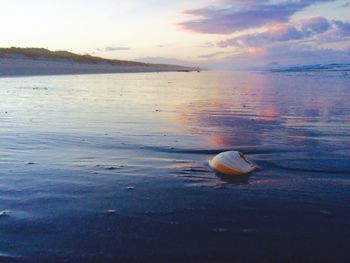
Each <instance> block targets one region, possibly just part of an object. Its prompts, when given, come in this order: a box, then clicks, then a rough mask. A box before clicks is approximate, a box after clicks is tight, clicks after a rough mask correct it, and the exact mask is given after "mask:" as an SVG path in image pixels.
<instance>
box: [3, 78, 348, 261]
mask: <svg viewBox="0 0 350 263" xmlns="http://www.w3.org/2000/svg"><path fill="white" fill-rule="evenodd" d="M0 87H1V88H0V98H1V103H0V121H1V126H0V136H1V137H0V149H1V151H0V166H1V170H0V211H3V212H2V213H0V236H1V239H0V261H1V262H269V263H270V262H337V263H339V262H350V252H349V248H348V247H349V243H350V150H349V149H350V148H349V145H350V110H349V109H350V76H349V75H348V74H347V73H342V72H336V73H334V72H333V73H327V72H323V73H307V74H304V73H246V72H237V73H235V72H202V73H161V74H156V73H140V74H115V75H113V74H111V75H84V76H79V75H72V76H47V77H27V78H2V79H0ZM223 150H241V151H243V152H244V153H246V155H247V157H248V158H249V159H250V160H252V161H254V162H255V163H256V164H258V165H259V167H260V169H259V171H257V172H255V173H253V174H251V175H250V176H249V177H246V178H240V179H232V178H229V177H219V176H217V175H215V173H213V172H212V171H211V170H210V169H209V167H208V165H207V160H208V159H209V158H210V157H212V156H213V155H215V154H216V153H219V152H221V151H223Z"/></svg>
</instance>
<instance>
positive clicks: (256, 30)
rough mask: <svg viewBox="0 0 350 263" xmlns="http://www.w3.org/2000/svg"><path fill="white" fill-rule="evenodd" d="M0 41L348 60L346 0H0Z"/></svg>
mask: <svg viewBox="0 0 350 263" xmlns="http://www.w3.org/2000/svg"><path fill="white" fill-rule="evenodd" d="M0 7H1V9H0V24H1V27H0V46H1V47H10V46H17V47H43V48H48V49H50V50H68V51H72V52H75V53H79V54H91V55H95V56H101V57H105V58H114V59H127V60H138V61H145V62H157V63H172V64H183V65H194V66H196V65H199V66H202V67H209V68H246V67H247V68H248V67H259V66H266V65H271V64H274V65H275V64H276V63H278V64H282V65H299V64H314V63H333V62H350V0H259V1H258V0H196V1H195V0H178V1H165V0H164V1H162V0H74V1H73V0H60V1H56V0H0Z"/></svg>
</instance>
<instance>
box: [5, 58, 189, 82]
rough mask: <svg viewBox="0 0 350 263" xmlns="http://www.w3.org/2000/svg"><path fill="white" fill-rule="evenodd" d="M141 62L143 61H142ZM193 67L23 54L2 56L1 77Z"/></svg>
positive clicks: (133, 71) (173, 69)
mask: <svg viewBox="0 0 350 263" xmlns="http://www.w3.org/2000/svg"><path fill="white" fill-rule="evenodd" d="M140 64H141V63H140ZM180 70H189V71H193V70H194V69H193V68H190V67H182V66H172V65H154V64H149V65H147V66H142V65H140V66H138V65H111V64H108V63H88V62H81V63H79V62H76V61H71V60H69V59H50V58H45V57H39V58H30V57H27V56H24V55H22V54H12V55H7V56H2V57H1V56H0V77H11V76H42V75H67V74H73V75H74V74H108V73H137V72H171V71H180Z"/></svg>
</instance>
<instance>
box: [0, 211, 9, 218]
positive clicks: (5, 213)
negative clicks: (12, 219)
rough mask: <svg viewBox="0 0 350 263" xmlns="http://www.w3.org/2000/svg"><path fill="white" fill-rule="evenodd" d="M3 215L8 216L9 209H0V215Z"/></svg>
mask: <svg viewBox="0 0 350 263" xmlns="http://www.w3.org/2000/svg"><path fill="white" fill-rule="evenodd" d="M3 216H9V211H7V210H3V211H0V217H3Z"/></svg>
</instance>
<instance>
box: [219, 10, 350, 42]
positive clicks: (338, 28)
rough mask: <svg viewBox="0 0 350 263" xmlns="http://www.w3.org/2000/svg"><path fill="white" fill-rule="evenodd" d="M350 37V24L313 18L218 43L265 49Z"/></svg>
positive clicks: (277, 25) (278, 25)
mask: <svg viewBox="0 0 350 263" xmlns="http://www.w3.org/2000/svg"><path fill="white" fill-rule="evenodd" d="M349 35H350V23H345V22H342V21H335V20H333V21H329V20H327V19H326V18H323V17H311V18H308V19H303V20H300V21H297V22H294V23H278V24H275V25H272V26H270V27H268V28H267V29H266V30H265V31H263V32H260V33H251V34H245V35H241V36H238V37H234V38H230V39H227V40H223V41H221V42H219V43H218V45H219V46H220V47H228V46H233V47H238V48H249V47H264V46H268V45H271V44H273V43H275V42H288V41H296V40H306V39H310V38H313V37H317V39H312V41H313V42H314V43H317V42H320V43H322V42H323V43H326V42H327V41H330V40H332V41H335V40H342V39H343V38H344V37H346V36H349Z"/></svg>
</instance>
